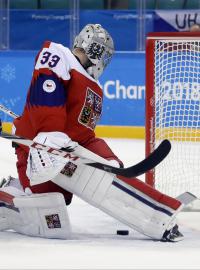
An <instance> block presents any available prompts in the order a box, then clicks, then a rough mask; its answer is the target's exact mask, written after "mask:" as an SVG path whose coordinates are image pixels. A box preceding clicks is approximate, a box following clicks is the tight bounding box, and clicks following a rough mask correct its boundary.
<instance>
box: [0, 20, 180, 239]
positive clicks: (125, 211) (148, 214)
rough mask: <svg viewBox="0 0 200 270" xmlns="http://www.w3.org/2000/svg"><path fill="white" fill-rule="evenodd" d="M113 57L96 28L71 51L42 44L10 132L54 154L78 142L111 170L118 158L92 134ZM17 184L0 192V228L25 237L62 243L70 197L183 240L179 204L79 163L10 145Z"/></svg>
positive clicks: (141, 228) (155, 234)
mask: <svg viewBox="0 0 200 270" xmlns="http://www.w3.org/2000/svg"><path fill="white" fill-rule="evenodd" d="M113 53H114V45H113V40H112V38H111V36H110V35H109V33H108V32H107V31H106V30H105V29H104V28H103V27H102V26H101V25H98V24H88V25H86V26H85V27H84V28H83V30H82V31H81V32H80V33H79V35H78V36H77V37H76V38H75V41H74V46H73V49H72V51H71V50H70V49H68V48H66V47H64V46H62V45H61V44H57V43H54V42H49V41H48V42H45V43H44V45H43V47H42V48H41V50H40V51H39V53H38V55H37V57H36V60H35V67H34V71H33V76H32V80H31V83H30V87H29V91H28V95H27V100H26V104H25V107H24V111H23V113H22V115H21V116H20V117H18V118H16V119H15V120H14V123H13V133H15V134H16V135H18V136H22V137H25V138H28V139H31V140H33V141H35V142H37V143H41V144H43V145H47V146H50V147H53V148H55V149H61V148H67V149H70V150H71V151H72V152H73V150H74V149H76V147H77V146H78V145H82V146H83V147H85V148H86V149H88V150H90V151H92V152H94V153H96V154H97V155H98V156H100V157H102V158H104V159H105V160H106V161H107V162H108V161H109V163H110V164H111V165H112V166H116V167H123V163H122V161H120V160H119V158H118V157H117V156H116V155H115V154H114V153H113V152H112V150H111V149H110V148H109V146H108V145H107V144H106V142H105V141H104V140H102V139H99V138H96V137H95V133H94V129H95V126H96V123H97V121H98V120H99V118H100V116H101V110H102V99H103V93H102V89H101V87H100V84H99V82H98V78H99V76H100V75H101V73H102V72H103V70H104V69H105V67H106V66H107V65H108V63H109V62H110V60H111V57H112V55H113ZM14 147H15V150H16V155H17V170H18V176H19V177H18V179H14V178H9V179H8V180H6V181H4V182H3V183H2V186H1V188H0V206H1V207H0V230H8V229H13V230H15V231H16V232H19V233H21V234H26V235H30V236H37V237H46V238H60V239H68V238H69V237H70V225H69V224H70V223H69V217H68V214H67V205H69V204H70V203H71V201H72V197H73V194H76V195H77V196H78V197H80V198H81V199H83V200H84V201H86V202H88V203H89V204H91V205H93V206H95V207H97V208H99V209H101V210H102V211H104V212H105V213H107V214H108V215H109V216H111V217H114V218H115V219H117V220H119V221H120V222H122V223H124V224H126V225H128V226H130V227H131V228H133V229H135V230H137V231H138V232H140V233H142V234H144V235H146V236H148V237H150V238H152V239H156V240H162V241H178V240H181V239H183V235H182V234H181V233H180V232H179V229H178V225H177V224H176V215H177V214H178V212H179V211H180V210H181V209H182V208H183V203H182V202H181V201H180V200H178V199H175V198H171V197H169V196H167V195H165V194H162V193H160V192H159V191H157V190H155V189H153V188H152V187H150V186H148V185H147V184H145V183H143V182H142V181H140V180H138V179H137V178H126V177H122V176H119V175H115V174H113V173H109V172H106V171H102V170H99V169H96V168H92V167H90V166H87V165H85V164H83V163H81V159H79V160H78V161H76V160H74V161H71V160H69V159H68V160H67V159H66V158H63V157H59V156H55V155H53V154H49V153H47V152H45V151H40V150H37V149H34V148H30V149H29V148H28V147H26V146H22V145H20V144H18V145H17V144H15V145H14Z"/></svg>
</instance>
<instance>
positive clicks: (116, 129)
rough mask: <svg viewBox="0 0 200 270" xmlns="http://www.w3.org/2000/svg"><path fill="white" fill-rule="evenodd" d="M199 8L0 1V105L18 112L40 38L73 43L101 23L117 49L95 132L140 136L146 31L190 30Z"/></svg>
mask: <svg viewBox="0 0 200 270" xmlns="http://www.w3.org/2000/svg"><path fill="white" fill-rule="evenodd" d="M199 8H200V0H0V103H1V104H4V105H5V106H7V107H8V108H10V109H11V110H13V111H14V112H15V113H17V114H20V113H21V112H22V110H23V106H24V103H25V98H26V94H27V91H28V87H29V84H30V79H31V74H32V70H33V67H34V58H35V56H36V54H37V51H38V50H40V48H41V46H42V44H43V42H44V41H45V40H51V41H54V42H58V43H62V44H63V45H64V46H67V47H71V46H72V44H73V40H74V37H75V36H76V34H77V33H78V32H79V30H81V29H82V27H83V26H85V25H86V24H87V23H99V24H101V25H102V26H103V27H104V28H106V29H107V31H108V32H109V33H110V34H111V35H112V37H113V39H114V42H115V50H116V53H115V56H114V57H113V60H112V62H111V64H110V65H109V66H108V67H107V68H106V70H105V72H104V74H103V75H102V77H101V78H100V83H101V85H102V88H103V91H104V107H103V116H102V119H101V121H100V123H99V125H98V128H97V133H98V135H99V136H103V137H128V138H132V137H135V138H144V124H145V39H146V35H147V33H149V32H171V31H190V29H191V27H192V26H193V25H198V24H199V23H200V14H199ZM149 72H151V71H149ZM0 118H1V119H2V120H3V121H4V122H8V121H11V119H10V118H9V117H8V116H6V115H4V114H2V113H0Z"/></svg>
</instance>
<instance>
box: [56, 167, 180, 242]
mask: <svg viewBox="0 0 200 270" xmlns="http://www.w3.org/2000/svg"><path fill="white" fill-rule="evenodd" d="M126 180H127V181H126ZM129 181H130V182H129ZM53 182H55V183H56V184H58V185H60V186H61V187H62V188H64V189H66V190H69V191H70V192H72V193H74V194H76V195H77V196H78V197H80V198H81V199H83V200H85V201H86V202H88V203H90V204H91V205H93V206H96V207H97V208H99V209H101V210H103V211H104V212H105V213H107V214H109V215H110V216H112V217H114V218H116V219H117V220H119V221H120V222H123V223H124V224H126V225H128V226H130V227H131V228H133V229H135V230H137V231H138V232H140V233H142V234H145V235H147V236H149V237H151V238H153V239H158V240H160V239H161V238H162V236H163V234H164V232H165V231H166V230H167V229H170V228H172V227H173V226H174V224H175V216H176V215H177V213H178V212H179V211H180V210H181V209H182V204H181V203H180V202H179V201H178V200H176V199H173V198H171V197H168V196H166V195H164V194H162V193H160V192H158V191H156V190H155V189H153V188H151V187H150V186H148V185H146V184H145V183H143V182H142V181H140V180H138V179H128V178H124V179H119V178H118V177H117V176H115V175H113V174H110V173H107V172H103V171H101V170H98V169H93V168H89V167H87V166H85V165H79V166H78V168H77V169H76V170H75V171H74V173H73V175H71V176H70V177H69V176H67V175H64V174H59V175H58V176H57V177H56V178H54V179H53ZM131 182H132V185H131Z"/></svg>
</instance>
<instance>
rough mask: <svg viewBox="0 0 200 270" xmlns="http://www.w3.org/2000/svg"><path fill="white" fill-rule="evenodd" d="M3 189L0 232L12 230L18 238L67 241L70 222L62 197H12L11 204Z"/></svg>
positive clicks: (44, 194)
mask: <svg viewBox="0 0 200 270" xmlns="http://www.w3.org/2000/svg"><path fill="white" fill-rule="evenodd" d="M5 189H6V188H4V190H3V193H2V191H1V190H0V230H8V229H12V230H14V231H16V232H19V233H21V234H25V235H30V236H38V237H45V238H59V239H68V238H70V234H71V229H70V222H69V218H68V213H67V207H66V205H65V200H64V197H63V195H62V194H60V193H41V194H32V195H28V196H27V195H26V196H19V197H13V199H12V201H13V203H12V202H11V201H9V202H8V201H6V199H5V193H6V192H5ZM2 194H3V195H2ZM11 196H12V195H11Z"/></svg>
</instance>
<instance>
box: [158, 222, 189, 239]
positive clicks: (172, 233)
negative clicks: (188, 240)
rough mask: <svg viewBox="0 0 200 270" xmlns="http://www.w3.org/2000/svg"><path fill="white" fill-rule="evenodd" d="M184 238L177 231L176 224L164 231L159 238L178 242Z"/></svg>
mask: <svg viewBox="0 0 200 270" xmlns="http://www.w3.org/2000/svg"><path fill="white" fill-rule="evenodd" d="M183 239H184V236H183V234H182V233H181V232H180V231H179V229H178V225H177V224H176V225H175V226H174V227H173V228H172V229H171V230H167V231H165V233H164V234H163V237H162V239H161V241H162V242H178V241H182V240H183Z"/></svg>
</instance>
